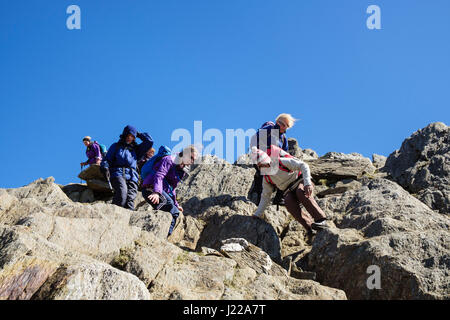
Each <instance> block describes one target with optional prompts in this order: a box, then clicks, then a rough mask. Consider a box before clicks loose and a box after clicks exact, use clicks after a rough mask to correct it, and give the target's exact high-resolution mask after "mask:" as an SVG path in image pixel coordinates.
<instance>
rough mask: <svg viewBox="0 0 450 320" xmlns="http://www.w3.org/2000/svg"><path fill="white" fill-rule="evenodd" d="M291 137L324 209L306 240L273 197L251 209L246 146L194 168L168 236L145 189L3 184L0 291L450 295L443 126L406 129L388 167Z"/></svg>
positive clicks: (22, 294)
mask: <svg viewBox="0 0 450 320" xmlns="http://www.w3.org/2000/svg"><path fill="white" fill-rule="evenodd" d="M294 140H295V139H290V140H289V145H290V151H291V153H293V154H295V155H296V156H298V157H302V158H303V159H304V160H305V161H306V162H308V163H309V164H310V166H311V170H312V172H313V181H314V183H315V185H316V190H315V196H316V200H317V202H318V204H319V205H320V207H321V208H322V209H323V210H324V212H325V213H326V215H327V217H328V218H329V221H328V224H329V226H330V228H329V229H328V230H322V231H319V232H317V234H316V235H315V236H314V237H313V238H312V239H311V238H309V237H308V235H307V232H306V230H305V229H304V228H303V227H302V226H301V225H300V224H299V222H297V221H296V220H295V219H294V218H293V217H292V216H291V215H290V214H289V212H288V211H287V210H286V208H285V207H283V206H281V207H280V208H279V209H277V207H276V206H273V205H272V206H269V208H268V209H267V211H266V213H265V216H264V220H261V219H256V218H253V217H252V214H253V213H254V212H255V210H256V205H255V203H254V202H253V201H254V194H253V193H252V192H251V190H252V186H253V179H254V174H255V169H254V168H253V166H252V165H251V164H250V163H247V162H245V161H247V160H248V157H246V156H243V157H241V159H242V160H243V162H242V163H236V164H234V165H232V164H229V163H227V162H225V161H223V160H221V159H218V158H217V157H211V156H206V157H205V158H204V160H205V161H203V162H202V163H201V164H198V165H195V166H194V167H193V168H191V171H190V175H189V177H188V178H187V179H186V180H185V181H183V183H182V184H181V185H180V187H179V189H178V192H177V195H178V200H179V203H180V204H181V205H182V206H183V208H184V212H183V214H181V215H180V217H179V219H178V223H177V225H176V227H175V229H174V232H173V233H172V235H171V236H170V237H169V238H167V231H168V228H169V225H170V223H171V220H172V217H171V215H170V214H169V213H167V212H161V211H155V210H153V209H151V208H150V206H149V205H148V204H147V203H146V202H145V201H144V199H143V198H142V196H141V194H139V195H138V197H137V198H136V201H135V204H136V208H137V210H136V211H134V212H132V211H129V210H125V209H123V208H119V207H117V206H114V205H112V204H110V195H108V196H104V197H102V196H99V193H98V192H97V191H94V190H92V189H91V188H90V187H89V186H88V185H84V184H70V185H67V186H58V185H56V184H55V183H54V179H53V178H48V179H45V180H43V179H39V180H36V181H35V182H33V183H31V184H29V185H27V186H25V187H22V188H17V189H0V299H121V300H122V299H194V300H197V299H232V300H236V299H249V300H253V299H296V300H298V299H347V298H350V299H450V281H449V279H450V276H449V272H450V271H449V270H450V240H449V239H450V237H449V235H450V232H449V229H450V217H449V216H448V215H446V214H441V213H438V212H437V210H440V211H441V212H443V213H448V210H447V209H446V208H448V207H446V203H447V202H445V201H447V200H448V197H447V196H448V194H447V193H446V192H447V191H446V190H447V188H448V172H449V170H448V168H447V165H448V155H449V152H448V127H446V126H445V125H443V124H439V123H438V124H432V125H430V126H429V127H427V128H425V129H423V130H420V131H419V132H417V133H415V134H413V135H412V137H411V138H408V139H407V140H405V142H404V143H403V145H402V148H401V149H400V150H398V151H396V152H395V153H394V154H392V155H391V156H390V157H389V158H388V159H387V161H386V165H385V166H384V167H383V162H384V159H383V158H382V157H376V156H375V155H374V156H373V161H371V160H370V159H367V158H364V157H363V156H362V155H360V154H357V153H353V154H343V153H336V152H330V153H327V154H326V155H324V156H322V157H320V158H319V157H318V156H317V154H315V152H313V151H312V150H302V149H301V148H300V147H299V146H298V144H297V141H294ZM446 148H447V149H446ZM443 150H444V151H445V150H447V151H445V152H444V151H443ZM92 170H93V169H92ZM380 171H384V172H380ZM86 178H87V177H86ZM88 180H89V179H88ZM394 180H395V181H394ZM414 188H417V189H414ZM410 192H412V193H413V194H411V193H410ZM430 192H431V194H432V195H433V197H432V201H431V202H429V201H428V200H429V199H431V198H430V197H429V195H430ZM435 194H436V195H435ZM438 195H442V197H441V198H439V197H438ZM427 197H428V198H427ZM446 197H447V198H446ZM439 199H440V200H439ZM425 203H426V204H425ZM442 203H444V205H441V204H442ZM431 208H433V209H435V210H432V209H431ZM446 210H447V211H446ZM378 271H379V273H378Z"/></svg>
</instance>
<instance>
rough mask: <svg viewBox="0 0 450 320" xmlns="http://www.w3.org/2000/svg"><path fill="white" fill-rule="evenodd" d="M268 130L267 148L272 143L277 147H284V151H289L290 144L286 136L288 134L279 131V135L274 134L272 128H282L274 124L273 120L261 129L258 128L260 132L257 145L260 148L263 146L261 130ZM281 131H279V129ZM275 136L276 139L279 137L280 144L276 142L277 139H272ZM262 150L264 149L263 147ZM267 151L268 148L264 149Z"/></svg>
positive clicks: (257, 136) (257, 135)
mask: <svg viewBox="0 0 450 320" xmlns="http://www.w3.org/2000/svg"><path fill="white" fill-rule="evenodd" d="M264 129H265V130H267V144H266V146H265V147H266V148H270V146H271V145H272V144H274V145H276V146H277V147H280V148H281V149H283V150H284V151H286V152H287V151H288V149H289V146H288V141H287V138H286V135H285V134H284V133H279V135H278V137H276V136H274V134H275V132H273V133H272V130H274V129H277V130H280V126H279V125H278V124H274V123H273V122H266V123H265V124H264V125H263V126H262V127H261V129H259V130H258V132H257V133H256V147H257V148H258V149H260V148H262V147H263V144H262V142H261V141H259V136H260V133H261V130H264ZM278 132H279V131H278ZM273 138H275V139H274V140H276V138H278V139H277V140H278V144H276V141H272V139H273ZM261 150H262V149H261ZM263 151H266V150H263Z"/></svg>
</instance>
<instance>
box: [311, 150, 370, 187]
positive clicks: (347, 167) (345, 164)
mask: <svg viewBox="0 0 450 320" xmlns="http://www.w3.org/2000/svg"><path fill="white" fill-rule="evenodd" d="M306 162H307V163H308V165H309V167H310V169H311V175H312V177H313V178H314V179H315V181H320V180H326V181H327V182H328V183H330V182H337V181H339V180H344V179H353V180H356V179H360V178H362V177H363V176H364V175H367V174H369V175H370V174H373V173H374V172H375V170H376V169H375V167H374V166H373V164H372V161H370V159H368V158H365V157H363V156H362V155H360V154H357V153H352V154H344V153H337V152H329V153H327V154H325V155H323V156H322V157H320V158H319V159H312V160H306Z"/></svg>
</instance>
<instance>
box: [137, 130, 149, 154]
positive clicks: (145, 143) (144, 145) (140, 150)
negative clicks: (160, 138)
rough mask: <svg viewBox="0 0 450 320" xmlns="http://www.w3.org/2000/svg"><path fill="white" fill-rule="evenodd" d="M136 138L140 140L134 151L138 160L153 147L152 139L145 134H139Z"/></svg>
mask: <svg viewBox="0 0 450 320" xmlns="http://www.w3.org/2000/svg"><path fill="white" fill-rule="evenodd" d="M137 137H138V138H139V139H141V140H142V142H141V143H140V144H139V145H138V147H137V151H136V156H137V158H138V159H140V158H142V157H143V156H144V155H145V153H146V152H147V151H148V150H149V149H150V148H151V147H153V139H152V137H151V136H150V135H149V134H148V133H147V132H144V133H140V132H139V133H138V134H137Z"/></svg>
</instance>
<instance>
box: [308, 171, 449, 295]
mask: <svg viewBox="0 0 450 320" xmlns="http://www.w3.org/2000/svg"><path fill="white" fill-rule="evenodd" d="M336 198H338V197H336ZM321 200H322V202H323V203H322V208H323V209H324V211H325V212H326V213H327V215H328V216H329V217H331V218H332V219H333V222H334V223H330V225H331V228H330V229H329V230H324V231H320V232H319V233H318V234H317V235H316V236H315V238H314V241H313V246H312V249H311V251H310V253H309V255H308V257H307V260H308V269H309V271H313V272H316V273H317V279H318V281H319V282H320V283H322V284H324V285H327V286H331V287H335V288H340V289H342V290H344V291H345V292H346V294H347V296H348V297H349V298H350V299H448V298H449V297H450V296H449V291H448V288H449V282H448V269H449V267H450V260H449V255H450V242H449V240H448V239H449V228H450V220H449V219H448V218H447V217H445V216H442V215H440V214H438V213H435V212H433V211H432V210H431V209H430V208H428V207H427V206H426V205H424V204H423V203H422V202H420V201H419V200H417V199H416V198H414V197H413V196H411V195H410V194H409V193H408V192H406V191H405V190H404V189H403V188H401V187H400V186H399V185H398V184H396V183H395V182H392V181H389V180H386V179H374V180H371V181H368V182H366V183H365V184H364V185H363V187H362V188H361V189H360V190H358V191H348V192H346V193H344V194H343V196H342V197H340V199H335V200H333V199H332V197H330V198H324V199H321ZM334 225H336V226H337V227H338V228H335V227H334ZM374 265H375V266H378V267H379V268H380V270H381V289H370V288H369V287H368V286H367V280H368V277H369V276H370V274H368V271H367V270H368V268H369V267H370V266H374ZM349 279H351V281H350V280H349Z"/></svg>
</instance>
